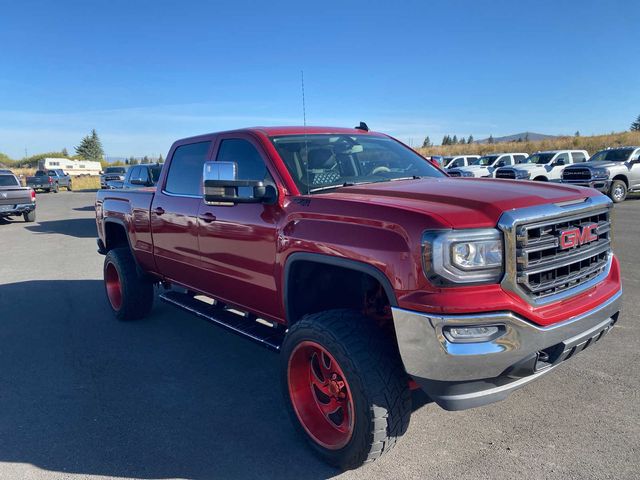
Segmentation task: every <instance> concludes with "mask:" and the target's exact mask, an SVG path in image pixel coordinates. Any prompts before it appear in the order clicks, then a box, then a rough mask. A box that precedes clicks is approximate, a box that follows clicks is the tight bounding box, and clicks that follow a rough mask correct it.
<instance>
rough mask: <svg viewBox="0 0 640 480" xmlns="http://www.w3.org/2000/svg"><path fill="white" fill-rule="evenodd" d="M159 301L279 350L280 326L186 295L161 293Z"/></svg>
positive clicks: (281, 334)
mask: <svg viewBox="0 0 640 480" xmlns="http://www.w3.org/2000/svg"><path fill="white" fill-rule="evenodd" d="M160 299H161V300H162V301H164V302H166V303H169V304H171V305H174V306H176V307H178V308H181V309H182V310H185V311H187V312H189V313H192V314H195V315H197V316H198V317H201V318H204V319H205V320H209V321H210V322H213V323H215V324H216V325H218V326H220V327H223V328H225V329H226V330H228V331H230V332H232V333H235V334H236V335H240V336H242V337H245V338H248V339H250V340H253V341H254V342H256V343H258V344H260V345H262V346H263V347H267V348H268V349H269V350H272V351H275V352H278V351H279V350H280V346H281V345H282V340H283V339H284V335H285V330H284V328H283V327H281V326H277V327H270V326H267V325H265V324H264V323H260V322H259V321H256V319H255V317H253V316H244V315H240V314H238V313H234V311H230V310H229V309H227V308H225V307H220V306H217V305H215V304H214V305H211V304H209V303H206V302H203V301H201V300H198V299H197V298H194V297H193V296H191V295H188V294H186V293H180V292H176V291H169V292H165V293H162V294H161V295H160Z"/></svg>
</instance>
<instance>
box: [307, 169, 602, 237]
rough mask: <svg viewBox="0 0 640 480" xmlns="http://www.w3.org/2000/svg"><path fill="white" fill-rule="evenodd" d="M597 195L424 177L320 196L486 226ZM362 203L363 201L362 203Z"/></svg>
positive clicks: (548, 186) (457, 223)
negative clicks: (515, 213) (512, 213)
mask: <svg viewBox="0 0 640 480" xmlns="http://www.w3.org/2000/svg"><path fill="white" fill-rule="evenodd" d="M595 195H601V194H600V193H599V192H597V191H596V190H592V189H588V188H581V187H574V186H570V185H558V184H548V183H544V182H531V183H527V184H526V185H523V182H520V181H516V180H494V179H482V178H470V179H464V180H461V179H456V178H424V179H419V180H400V181H395V182H381V183H369V184H364V185H356V186H353V187H344V188H340V189H338V190H335V191H334V192H332V193H326V194H320V195H318V196H322V197H330V198H332V199H340V200H345V201H352V202H362V203H363V205H364V204H367V205H370V204H376V205H382V206H387V207H393V208H399V209H403V210H409V211H414V212H420V213H424V214H426V215H429V216H431V217H436V218H438V219H439V221H440V222H441V223H442V224H443V225H444V226H448V227H450V228H483V227H484V228H486V227H493V226H495V225H496V224H497V223H498V219H499V218H500V216H501V215H502V213H504V212H506V211H508V210H514V209H518V208H524V207H531V206H534V205H541V204H548V203H559V202H567V201H572V200H580V199H584V198H586V197H591V196H595ZM364 207H366V205H365V206H364Z"/></svg>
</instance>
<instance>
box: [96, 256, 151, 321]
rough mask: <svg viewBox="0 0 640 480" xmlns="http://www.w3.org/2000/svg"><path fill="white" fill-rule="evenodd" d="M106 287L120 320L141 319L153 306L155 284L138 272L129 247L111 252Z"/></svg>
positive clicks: (107, 263) (110, 302)
mask: <svg viewBox="0 0 640 480" xmlns="http://www.w3.org/2000/svg"><path fill="white" fill-rule="evenodd" d="M103 272H104V287H105V292H106V294H107V300H108V303H109V306H110V307H111V310H112V311H113V314H114V315H115V316H116V318H118V320H137V319H140V318H143V317H145V316H146V315H147V314H148V313H149V312H150V311H151V307H153V283H151V282H150V281H149V280H148V279H146V278H144V277H143V276H142V275H140V274H139V273H138V269H137V266H136V262H135V260H134V259H133V255H132V254H131V251H130V250H129V249H128V248H114V249H113V250H109V252H108V253H107V255H106V256H105V259H104V269H103Z"/></svg>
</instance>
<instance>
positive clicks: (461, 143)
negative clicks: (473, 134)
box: [460, 137, 467, 145]
mask: <svg viewBox="0 0 640 480" xmlns="http://www.w3.org/2000/svg"><path fill="white" fill-rule="evenodd" d="M465 143H467V141H466V140H465V139H464V137H460V145H464V144H465Z"/></svg>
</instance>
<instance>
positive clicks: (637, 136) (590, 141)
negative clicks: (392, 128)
mask: <svg viewBox="0 0 640 480" xmlns="http://www.w3.org/2000/svg"><path fill="white" fill-rule="evenodd" d="M622 145H640V132H622V133H612V134H609V135H594V136H590V137H557V138H553V139H549V140H542V141H539V142H509V143H472V144H471V145H445V146H437V147H429V148H417V149H416V150H418V151H419V152H420V153H421V154H423V155H462V154H476V155H484V154H487V153H493V152H525V153H533V152H537V151H543V150H564V149H579V150H587V151H588V152H589V155H593V154H594V153H596V152H597V151H598V150H602V149H604V148H607V147H619V146H622Z"/></svg>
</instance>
